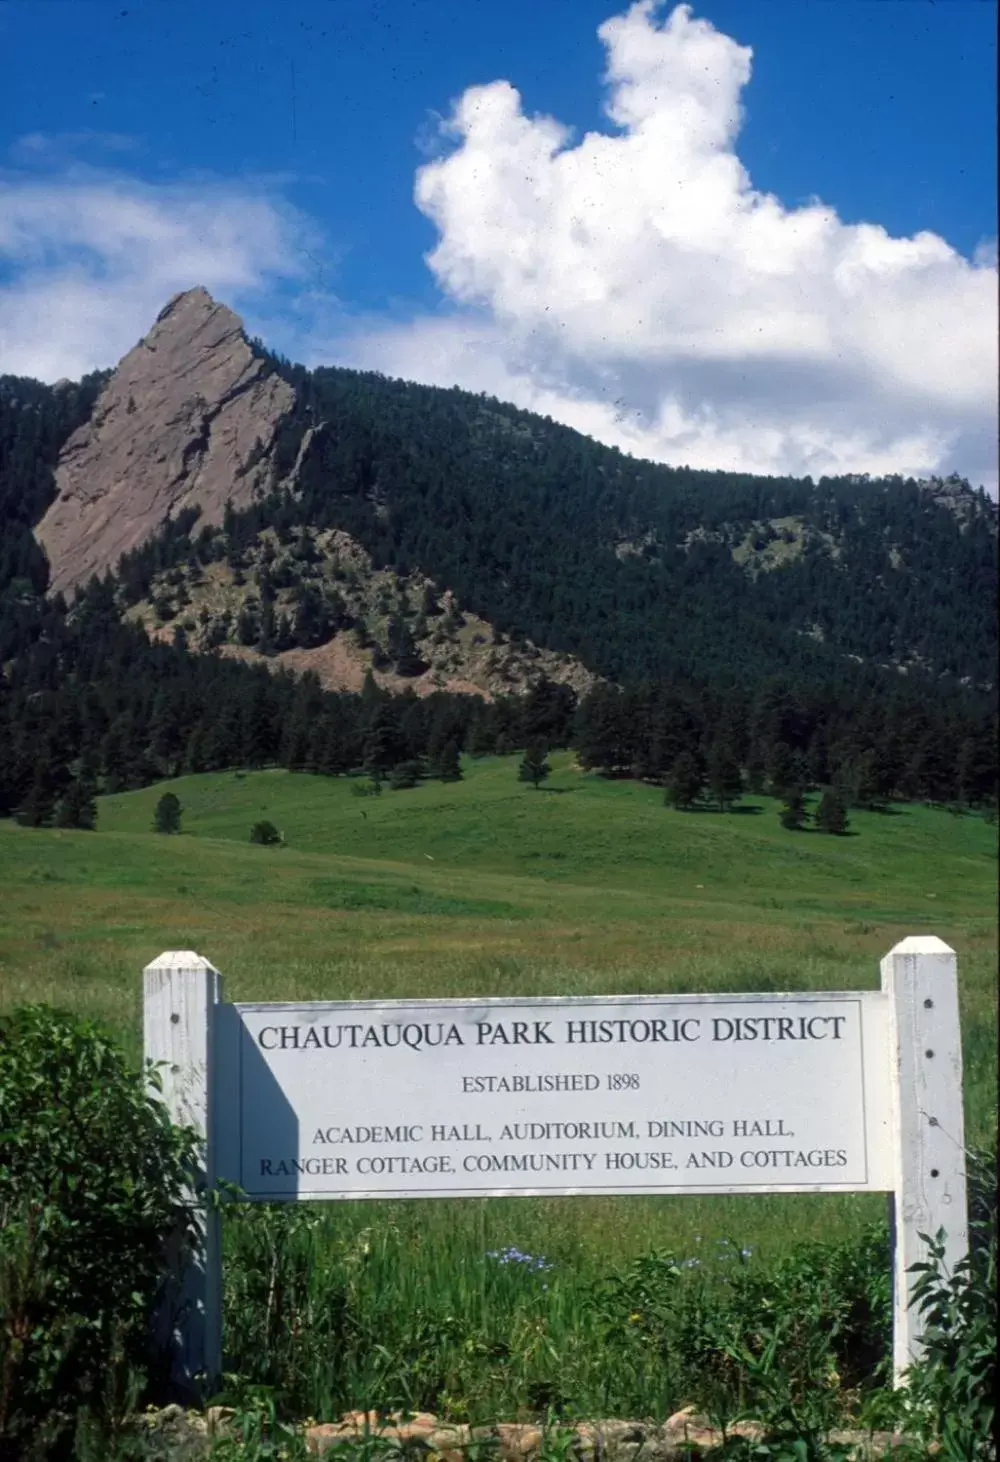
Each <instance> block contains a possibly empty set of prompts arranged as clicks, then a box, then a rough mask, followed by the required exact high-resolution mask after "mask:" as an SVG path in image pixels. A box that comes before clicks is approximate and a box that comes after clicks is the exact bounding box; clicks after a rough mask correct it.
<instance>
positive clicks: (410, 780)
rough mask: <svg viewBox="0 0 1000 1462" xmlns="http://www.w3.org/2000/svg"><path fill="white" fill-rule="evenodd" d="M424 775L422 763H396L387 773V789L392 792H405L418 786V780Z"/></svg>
mask: <svg viewBox="0 0 1000 1462" xmlns="http://www.w3.org/2000/svg"><path fill="white" fill-rule="evenodd" d="M423 774H424V764H423V762H422V761H401V762H397V763H396V765H395V766H394V767H393V769H392V771H391V772H390V773H389V787H390V790H391V791H393V792H407V791H409V790H410V789H411V788H413V787H416V786H419V784H420V778H421V777H422V776H423Z"/></svg>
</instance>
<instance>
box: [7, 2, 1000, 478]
mask: <svg viewBox="0 0 1000 1462" xmlns="http://www.w3.org/2000/svg"><path fill="white" fill-rule="evenodd" d="M615 17H618V18H619V19H618V21H615V20H614V18H615ZM609 21H611V22H612V29H611V31H610V32H609V31H608V30H607V29H605V32H604V34H603V36H599V34H598V29H599V27H601V26H602V24H604V23H606V22H609ZM751 53H752V55H751ZM0 60H2V62H3V76H4V86H3V89H2V91H0V370H17V371H23V372H25V373H28V372H30V373H34V374H39V375H43V376H46V377H49V378H52V377H53V376H54V375H58V374H67V375H76V374H78V373H79V372H80V370H82V369H86V368H88V367H89V366H93V365H99V364H101V365H103V364H110V363H113V361H114V360H115V359H117V358H118V357H119V356H120V355H121V354H122V353H123V351H124V350H125V349H127V348H128V347H129V345H130V344H131V343H133V342H134V340H135V339H136V338H137V337H138V336H139V335H140V334H142V333H143V331H144V330H145V329H147V328H148V326H149V324H150V323H151V320H152V318H153V316H154V315H155V313H156V310H157V309H158V308H159V306H160V305H161V304H162V303H163V302H165V299H166V297H167V296H168V295H169V294H170V293H172V292H173V291H174V290H175V289H176V288H183V287H185V286H186V285H193V284H196V283H206V284H207V285H208V286H209V287H210V288H211V289H212V290H213V293H215V294H216V296H217V297H219V298H221V299H224V300H225V301H226V302H228V303H231V304H233V306H234V307H235V308H238V309H239V310H240V312H241V313H242V314H243V315H244V317H245V319H246V321H247V324H248V328H250V329H251V330H255V331H259V332H260V333H262V334H264V335H266V337H267V338H268V340H269V341H270V342H271V343H273V344H275V345H277V346H278V347H279V348H281V349H283V350H285V351H287V352H288V353H289V354H292V355H296V356H298V357H300V358H304V359H306V360H308V361H309V362H310V363H316V362H319V361H331V362H336V361H343V362H346V363H356V364H363V365H371V366H375V367H378V368H380V369H385V370H387V371H390V372H392V373H399V374H405V375H411V376H412V375H419V376H420V377H421V378H423V379H427V380H433V381H439V382H441V383H445V384H448V383H450V382H451V381H453V380H455V381H458V382H459V383H460V384H463V385H468V386H469V387H470V388H472V389H476V390H479V389H485V390H491V391H495V392H496V393H497V394H499V395H503V396H507V397H509V398H510V399H515V400H518V401H519V402H520V403H521V404H523V405H526V406H530V407H533V408H534V409H541V410H544V411H547V412H548V413H549V414H551V415H553V416H558V417H560V418H561V419H564V420H567V421H569V422H570V423H571V424H573V425H577V426H580V427H581V429H583V430H587V431H590V432H592V433H593V434H595V435H599V436H602V437H603V438H604V439H606V440H616V441H617V442H618V444H619V445H621V446H623V447H625V448H626V449H629V450H633V451H636V452H641V453H643V454H648V455H653V456H658V457H661V458H664V459H666V460H675V461H679V460H686V461H691V462H692V464H693V465H699V466H712V465H718V466H745V467H749V468H751V469H753V470H765V471H785V470H792V471H812V472H813V473H814V475H816V474H818V473H819V472H820V471H824V470H859V471H864V470H870V471H882V470H902V471H917V472H922V471H949V470H952V469H957V470H959V471H961V472H965V473H968V474H970V475H972V476H973V477H974V478H975V479H977V480H981V481H985V482H987V483H988V484H990V485H993V484H994V483H995V477H996V464H995V455H996V454H995V442H994V437H995V410H996V406H995V366H994V364H993V362H994V360H995V347H994V345H993V342H992V338H991V337H992V332H993V326H994V324H995V305H994V303H993V301H994V299H995V290H996V284H995V270H994V269H993V268H991V266H990V260H991V257H992V258H994V259H995V236H996V147H995V108H996V94H995V73H996V6H995V5H994V4H992V3H982V0H861V3H853V0H711V3H706V4H705V5H702V6H695V7H693V9H692V10H691V11H688V10H686V9H682V10H681V11H680V12H675V11H674V10H673V7H672V6H671V5H669V4H659V5H656V4H651V3H647V4H644V5H640V6H638V7H635V8H633V10H632V11H631V12H630V11H629V9H628V6H627V5H626V4H624V3H619V4H615V3H614V0H600V3H598V0H533V3H528V0H504V3H499V0H381V3H380V0H283V3H281V4H280V5H279V4H275V3H273V0H240V3H230V0H207V3H206V0H202V3H201V4H192V3H189V0H140V3H136V0H116V3H113V4H112V3H105V0H0ZM609 65H610V66H611V68H612V72H613V75H612V78H611V81H610V84H607V83H606V82H605V81H604V80H603V79H602V78H603V77H604V75H605V71H606V68H607V67H608V66H609ZM502 83H508V85H507V87H506V88H504V87H503V86H502ZM477 88H482V89H483V90H476V89H477ZM511 88H514V89H516V94H517V95H515V92H514V91H512V90H511ZM456 103H457V104H458V107H459V112H460V121H459V125H458V127H457V129H453V130H452V131H451V132H450V133H449V132H444V133H442V122H443V121H445V120H446V119H448V118H449V117H451V116H452V115H453V109H454V108H455V106H456ZM463 105H464V108H465V109H464V112H462V107H463ZM609 106H610V108H611V111H612V113H615V109H616V107H617V113H616V115H613V116H611V117H609V115H608V112H607V108H608V107H609ZM539 117H541V118H546V117H547V118H551V119H555V123H557V124H558V126H559V129H560V130H559V131H558V133H556V132H554V131H553V130H552V129H553V127H554V125H555V123H552V124H546V123H544V122H539V121H538V120H537V119H538V118H539ZM602 139H604V140H606V141H607V143H608V144H609V145H607V146H605V145H604V141H603V140H602ZM421 168H423V169H424V172H423V174H421V177H422V180H423V181H422V184H420V183H418V182H417V173H418V169H421ZM415 186H416V187H417V188H418V195H419V196H418V199H417V201H416V202H415V200H414V192H415ZM820 204H822V205H824V207H823V208H820V206H819V205H820ZM5 216H6V218H5ZM859 226H860V227H859ZM914 236H917V237H918V238H920V239H922V240H924V242H922V243H919V244H917V245H906V244H905V241H906V240H912V239H913V238H914ZM928 240H934V242H928ZM991 251H992V253H991ZM428 255H430V263H428V258H427V256H428ZM196 275H197V277H195V276H196ZM161 295H162V298H161V297H160V296H161ZM925 352H926V355H927V357H928V361H927V364H926V366H925V367H924V368H918V367H917V365H916V364H915V362H916V361H919V360H920V359H921V358H922V357H923V355H924V353H925ZM931 357H933V359H931ZM977 383H978V384H977Z"/></svg>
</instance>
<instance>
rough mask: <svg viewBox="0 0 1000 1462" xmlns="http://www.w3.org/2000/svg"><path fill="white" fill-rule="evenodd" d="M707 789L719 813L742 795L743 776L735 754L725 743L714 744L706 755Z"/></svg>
mask: <svg viewBox="0 0 1000 1462" xmlns="http://www.w3.org/2000/svg"><path fill="white" fill-rule="evenodd" d="M708 787H709V791H710V792H711V794H712V796H713V798H714V799H715V801H716V803H717V804H718V808H719V811H720V812H726V811H728V809H729V808H730V807H732V805H733V803H734V802H738V801H739V799H740V797H741V796H742V794H743V774H742V772H741V771H740V764H739V761H738V760H737V757H736V755H735V753H734V752H733V751H732V749H731V748H730V746H729V745H728V744H727V743H725V742H719V741H717V742H715V744H714V745H713V746H712V747H711V749H710V750H709V753H708Z"/></svg>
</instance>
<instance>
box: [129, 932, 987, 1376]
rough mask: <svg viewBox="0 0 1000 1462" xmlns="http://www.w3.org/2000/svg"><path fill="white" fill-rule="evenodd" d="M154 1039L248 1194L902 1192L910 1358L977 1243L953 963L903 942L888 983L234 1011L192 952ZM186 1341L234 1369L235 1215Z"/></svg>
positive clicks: (207, 1362)
mask: <svg viewBox="0 0 1000 1462" xmlns="http://www.w3.org/2000/svg"><path fill="white" fill-rule="evenodd" d="M144 993H145V1048H146V1056H147V1058H148V1059H149V1060H152V1061H155V1062H163V1063H165V1067H164V1074H165V1080H164V1097H165V1100H166V1101H167V1103H168V1106H169V1109H170V1112H171V1115H172V1116H173V1118H174V1120H175V1121H178V1122H182V1123H185V1124H187V1125H190V1126H194V1127H196V1128H197V1129H198V1130H199V1131H200V1132H201V1133H202V1134H203V1135H204V1138H205V1166H204V1172H203V1174H202V1182H203V1185H204V1186H205V1187H206V1188H208V1189H211V1188H213V1187H214V1186H215V1185H216V1184H217V1183H218V1182H219V1181H220V1180H222V1181H224V1182H226V1183H229V1184H235V1185H236V1186H238V1187H239V1188H240V1189H241V1190H242V1192H243V1193H244V1194H245V1195H246V1196H247V1197H248V1198H251V1199H255V1200H259V1201H265V1202H287V1201H294V1200H297V1199H310V1200H329V1199H340V1200H346V1199H361V1198H364V1199H372V1198H421V1197H435V1198H440V1197H455V1198H462V1197H473V1196H479V1197H482V1196H489V1195H494V1196H526V1195H536V1194H548V1195H557V1194H562V1195H577V1194H584V1193H586V1194H628V1193H642V1194H668V1193H669V1194H678V1193H727V1194H729V1193H783V1192H785V1193H787V1192H813V1193H831V1192H873V1191H874V1192H886V1193H891V1194H892V1195H893V1204H894V1243H895V1257H894V1265H895V1296H896V1298H895V1311H894V1368H895V1373H896V1376H897V1378H898V1377H899V1376H901V1375H902V1373H903V1372H904V1371H905V1369H906V1367H907V1366H908V1365H909V1364H910V1362H911V1360H912V1359H913V1357H914V1355H915V1354H916V1352H917V1348H918V1346H919V1335H918V1333H917V1322H918V1317H917V1316H916V1315H914V1314H913V1313H912V1312H911V1311H910V1310H909V1309H908V1299H909V1291H910V1287H911V1280H912V1276H909V1275H908V1274H907V1270H908V1269H909V1268H910V1266H911V1265H912V1264H913V1263H915V1262H916V1261H917V1260H918V1259H919V1258H922V1257H924V1247H925V1246H924V1245H923V1242H922V1241H921V1239H920V1238H919V1235H920V1234H921V1233H928V1234H934V1233H936V1232H937V1230H938V1229H940V1228H943V1229H944V1230H945V1232H946V1234H947V1257H948V1262H949V1263H951V1264H953V1263H954V1262H955V1261H956V1260H957V1259H958V1258H960V1257H961V1256H962V1255H963V1254H964V1253H965V1251H966V1248H967V1221H966V1200H965V1164H964V1141H963V1123H962V1080H961V1048H960V1040H959V1026H958V997H957V979H956V961H955V955H954V952H953V951H952V950H951V949H949V948H948V946H947V945H945V944H943V943H942V942H941V941H940V940H939V939H934V938H911V939H905V940H903V941H902V943H900V944H898V945H896V947H895V948H894V949H893V950H892V951H891V952H890V953H889V954H888V955H887V956H886V958H885V959H884V960H883V962H882V982H881V988H880V989H878V990H864V991H842V992H835V993H824V994H815V993H813V992H811V991H810V992H796V993H788V994H782V995H775V994H767V995H662V996H660V995H655V996H621V997H617V996H609V997H605V996H601V997H594V998H557V999H510V1000H508V999H503V1000H426V1001H415V1002H410V1001H389V1002H379V1001H354V1002H318V1001H317V1002H310V1003H307V1004H295V1005H292V1004H281V1003H273V1004H226V1003H225V1002H224V1001H223V999H222V984H221V978H220V976H219V974H218V972H217V971H216V970H215V969H214V968H213V967H212V966H211V965H210V964H209V963H208V962H207V961H206V960H204V959H202V958H201V957H200V956H198V955H196V954H192V953H188V952H181V953H170V954H164V955H161V956H160V958H159V959H157V960H154V962H153V963H152V964H151V965H149V966H148V967H147V969H146V971H145V977H144ZM201 1215H202V1231H201V1236H200V1237H201V1254H200V1256H199V1259H198V1262H197V1263H196V1264H195V1265H193V1266H192V1269H191V1273H190V1274H189V1275H188V1277H187V1291H188V1293H187V1301H188V1303H187V1306H186V1309H185V1315H186V1318H185V1320H184V1323H183V1324H182V1325H181V1326H180V1327H179V1328H178V1330H177V1333H176V1335H175V1337H174V1347H175V1352H176V1358H177V1371H178V1375H179V1378H180V1379H181V1380H182V1381H184V1380H185V1379H186V1380H187V1381H188V1382H190V1383H192V1384H193V1383H194V1381H195V1378H196V1377H197V1376H198V1375H199V1374H202V1373H203V1374H206V1375H207V1376H209V1377H213V1376H215V1375H217V1373H218V1365H219V1353H220V1352H219V1295H220V1290H221V1274H220V1258H219V1245H218V1232H217V1226H218V1216H217V1210H216V1209H214V1208H211V1207H210V1206H207V1205H206V1206H203V1207H202V1208H201Z"/></svg>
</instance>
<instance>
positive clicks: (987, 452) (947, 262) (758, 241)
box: [318, 0, 997, 484]
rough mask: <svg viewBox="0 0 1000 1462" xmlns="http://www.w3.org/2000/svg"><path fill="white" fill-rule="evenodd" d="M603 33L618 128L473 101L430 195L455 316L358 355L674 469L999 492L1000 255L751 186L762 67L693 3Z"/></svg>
mask: <svg viewBox="0 0 1000 1462" xmlns="http://www.w3.org/2000/svg"><path fill="white" fill-rule="evenodd" d="M599 35H600V37H601V40H602V41H603V43H604V45H605V47H606V50H607V70H606V73H605V78H604V79H605V84H606V95H605V111H606V114H607V117H608V120H609V123H610V124H611V126H610V127H609V129H608V130H607V131H601V132H588V133H587V134H586V135H584V136H583V137H582V138H580V139H579V140H574V139H573V137H572V135H571V133H570V131H569V130H568V129H567V128H566V127H565V126H563V125H562V124H561V123H559V122H558V121H557V120H555V119H553V118H551V117H546V116H527V115H526V114H525V112H524V109H523V107H522V104H521V99H520V97H519V95H518V93H517V91H516V90H515V89H514V87H513V86H512V85H511V84H510V83H509V82H508V81H495V82H493V83H492V84H489V85H485V86H475V87H471V88H469V89H468V90H467V91H466V92H465V93H464V94H463V95H462V96H461V97H460V99H459V100H458V102H457V104H456V105H455V108H454V111H453V114H452V116H451V118H450V119H449V120H448V122H447V123H446V124H445V130H446V135H447V137H448V139H449V141H450V151H448V152H447V153H446V155H444V156H443V157H440V158H436V159H434V160H432V161H430V162H428V163H426V164H425V165H424V166H422V167H421V168H420V169H419V171H418V173H417V179H416V189H415V199H416V203H417V205H418V207H419V208H420V209H421V210H422V211H423V213H424V214H426V216H427V217H428V218H429V219H430V220H431V221H432V222H433V223H434V225H435V227H436V228H437V231H438V242H437V244H436V246H435V247H434V249H433V250H432V251H431V253H430V254H429V255H428V261H427V262H428V264H429V266H430V268H431V270H432V271H433V273H434V276H435V278H436V280H437V282H438V284H439V286H440V287H441V289H442V291H443V292H444V294H445V296H446V297H447V299H448V301H450V303H451V305H452V306H453V308H452V311H451V313H450V314H449V315H447V316H445V317H443V318H441V317H437V318H429V317H424V318H418V319H415V320H413V321H411V322H409V323H408V324H405V325H398V324H396V325H393V326H391V327H389V328H377V327H373V328H368V329H366V330H364V331H361V332H359V333H358V334H357V335H356V336H355V338H354V339H353V340H352V341H350V342H349V343H347V344H346V345H345V343H344V342H343V341H342V342H341V343H340V346H339V351H338V353H339V354H340V356H341V357H343V354H344V352H345V350H346V351H347V353H348V354H349V355H350V357H351V358H352V359H353V360H355V361H357V362H359V363H362V364H367V365H372V366H376V367H378V368H379V369H383V370H386V371H388V372H391V373H394V374H403V375H408V376H411V377H417V378H419V379H422V380H426V381H431V382H435V383H440V384H453V383H455V382H457V383H458V384H461V385H463V386H467V387H470V388H472V389H474V390H487V391H495V392H496V393H497V394H498V395H501V396H505V397H507V398H508V399H512V400H514V401H516V402H518V403H519V404H521V405H524V406H526V407H530V408H531V409H534V410H541V411H544V412H546V413H547V414H550V415H552V416H553V417H556V418H558V419H560V420H563V421H565V422H567V423H568V424H571V425H574V426H577V427H579V428H580V429H582V430H584V431H587V432H591V433H593V434H594V435H595V436H598V437H601V438H602V439H604V440H605V441H608V442H613V443H615V444H617V445H619V446H621V447H623V448H626V449H627V450H630V451H633V452H635V453H636V454H642V455H648V456H652V457H656V458H660V459H662V460H666V461H671V462H679V463H688V464H690V465H692V466H704V467H724V468H735V469H745V470H753V471H763V472H795V473H811V474H813V475H814V476H818V475H819V474H821V473H829V472H848V471H850V472H864V471H868V472H872V473H879V472H895V471H899V472H904V473H914V474H922V473H928V472H932V471H950V470H952V469H957V470H959V471H961V472H965V473H968V474H969V475H970V476H971V477H972V478H973V479H974V480H975V481H977V482H978V481H986V482H989V483H990V484H995V481H996V408H997V392H996V382H997V349H996V318H997V275H996V257H995V247H994V248H993V249H992V250H991V249H990V247H989V245H986V246H985V247H984V248H983V249H981V250H979V251H977V255H976V257H975V259H973V260H968V259H966V258H964V257H962V256H961V255H960V254H959V253H957V252H956V251H955V250H954V249H953V248H951V247H950V246H949V245H948V243H947V242H946V241H945V240H944V239H942V238H940V237H938V236H937V235H935V234H932V233H927V232H922V233H918V234H916V235H914V236H913V237H912V238H893V237H891V236H890V235H889V234H888V233H887V232H886V230H885V229H884V228H882V227H881V226H880V225H879V224H877V223H861V224H845V223H844V222H842V221H841V220H840V218H839V217H838V215H837V213H836V211H835V209H834V208H833V207H831V206H828V205H827V204H824V203H822V202H819V201H815V202H811V203H809V204H808V205H807V206H805V207H800V208H788V207H786V206H785V205H784V204H783V203H782V202H781V201H780V200H779V199H778V198H776V197H774V196H772V195H769V194H766V193H763V192H760V191H759V190H757V189H755V188H754V187H753V184H752V181H751V179H750V177H749V176H748V174H747V171H746V169H745V168H744V166H743V165H742V163H741V162H740V159H739V157H738V155H737V151H736V145H737V139H738V135H739V130H740V125H741V119H742V110H741V98H742V93H743V90H744V88H745V87H746V86H747V84H748V83H749V81H750V75H751V53H750V50H749V49H748V48H746V47H744V46H741V45H739V44H738V43H737V42H736V41H735V40H733V39H732V38H730V37H729V36H726V35H724V34H722V33H721V32H720V31H718V30H716V29H715V28H714V27H713V26H712V25H711V24H710V23H709V22H708V21H705V20H702V19H698V18H695V16H694V15H693V14H692V11H691V9H690V7H689V6H687V5H679V6H677V7H676V8H675V9H673V10H672V11H671V12H670V13H669V14H665V12H664V9H663V6H662V5H661V4H659V3H657V0H639V3H638V4H634V5H633V6H632V7H631V9H629V10H628V11H627V13H625V14H623V15H619V16H616V17H614V18H612V19H609V20H608V21H606V22H605V23H604V24H603V25H602V26H601V27H600V30H599ZM318 353H321V352H318Z"/></svg>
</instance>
